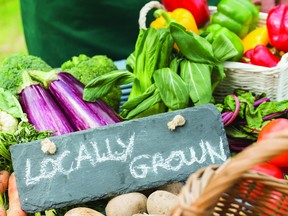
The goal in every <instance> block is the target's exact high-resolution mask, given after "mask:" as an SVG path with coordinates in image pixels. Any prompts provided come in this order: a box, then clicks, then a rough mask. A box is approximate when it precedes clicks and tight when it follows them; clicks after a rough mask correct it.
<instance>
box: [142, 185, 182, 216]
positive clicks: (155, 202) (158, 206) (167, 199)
mask: <svg viewBox="0 0 288 216" xmlns="http://www.w3.org/2000/svg"><path fill="white" fill-rule="evenodd" d="M178 203H179V198H178V196H176V195H175V194H173V193H170V192H168V191H164V190H157V191H155V192H154V193H152V194H151V195H150V196H149V197H148V199H147V211H148V214H149V215H151V214H156V215H157V214H160V215H170V211H171V209H172V208H174V207H175V206H176V205H177V204H178Z"/></svg>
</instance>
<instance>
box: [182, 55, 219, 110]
mask: <svg viewBox="0 0 288 216" xmlns="http://www.w3.org/2000/svg"><path fill="white" fill-rule="evenodd" d="M212 68H213V67H212V66H211V65H208V64H199V63H194V62H191V61H188V60H184V61H182V62H181V72H180V76H181V77H182V79H183V80H184V81H185V83H186V84H187V85H188V89H189V95H190V98H191V100H192V101H193V103H194V104H195V105H202V104H207V103H209V102H211V101H212V86H211V70H212Z"/></svg>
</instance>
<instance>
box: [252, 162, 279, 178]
mask: <svg viewBox="0 0 288 216" xmlns="http://www.w3.org/2000/svg"><path fill="white" fill-rule="evenodd" d="M251 170H254V171H256V172H259V173H264V174H267V175H270V176H273V177H275V178H279V179H283V178H284V177H283V173H282V171H281V170H280V168H278V167H277V166H275V165H273V164H269V163H262V164H259V165H256V166H255V167H253V168H252V169H251Z"/></svg>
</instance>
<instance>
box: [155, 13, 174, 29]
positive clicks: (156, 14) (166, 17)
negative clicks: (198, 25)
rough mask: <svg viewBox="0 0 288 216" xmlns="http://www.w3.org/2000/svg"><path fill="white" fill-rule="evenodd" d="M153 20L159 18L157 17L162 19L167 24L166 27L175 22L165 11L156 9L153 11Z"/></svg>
mask: <svg viewBox="0 0 288 216" xmlns="http://www.w3.org/2000/svg"><path fill="white" fill-rule="evenodd" d="M153 15H154V17H155V18H159V17H161V16H162V17H163V18H164V19H165V21H166V23H167V25H168V26H169V25H170V23H171V22H175V21H176V20H174V19H172V18H171V16H170V15H169V14H168V13H167V11H166V10H164V9H157V10H155V11H154V13H153Z"/></svg>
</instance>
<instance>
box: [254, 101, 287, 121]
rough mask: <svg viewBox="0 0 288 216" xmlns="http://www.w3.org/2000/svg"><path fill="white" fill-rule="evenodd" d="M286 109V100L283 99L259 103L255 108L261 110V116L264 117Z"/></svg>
mask: <svg viewBox="0 0 288 216" xmlns="http://www.w3.org/2000/svg"><path fill="white" fill-rule="evenodd" d="M287 109H288V100H283V101H270V102H265V103H261V104H260V105H259V106H258V107H257V109H256V110H257V111H259V112H261V116H262V117H265V116H267V115H270V114H273V113H278V112H283V111H285V110H287Z"/></svg>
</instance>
